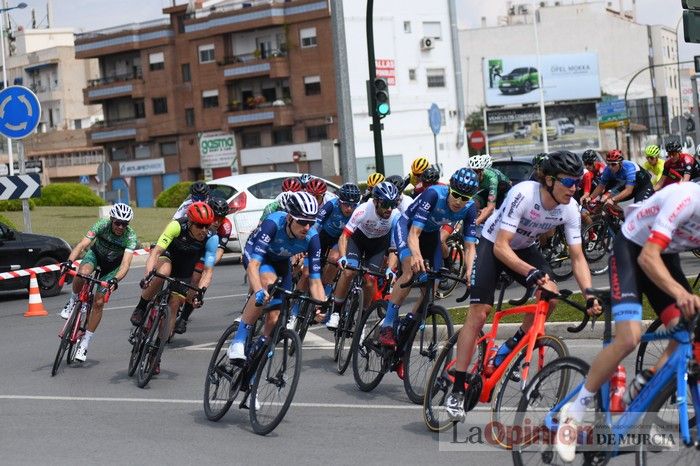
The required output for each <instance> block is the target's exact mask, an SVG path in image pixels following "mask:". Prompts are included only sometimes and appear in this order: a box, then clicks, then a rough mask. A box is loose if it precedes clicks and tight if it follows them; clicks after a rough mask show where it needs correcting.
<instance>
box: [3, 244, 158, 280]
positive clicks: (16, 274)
mask: <svg viewBox="0 0 700 466" xmlns="http://www.w3.org/2000/svg"><path fill="white" fill-rule="evenodd" d="M149 252H151V250H150V249H137V250H135V251H134V255H135V256H146V255H148V253H149ZM77 264H80V261H74V262H73V265H77ZM59 270H61V266H60V265H58V264H51V265H42V266H41V267H31V268H29V269H24V270H15V271H12V272H3V273H0V280H9V279H11V278H20V277H28V276H29V275H31V274H32V273H35V274H39V273H46V272H58V271H59Z"/></svg>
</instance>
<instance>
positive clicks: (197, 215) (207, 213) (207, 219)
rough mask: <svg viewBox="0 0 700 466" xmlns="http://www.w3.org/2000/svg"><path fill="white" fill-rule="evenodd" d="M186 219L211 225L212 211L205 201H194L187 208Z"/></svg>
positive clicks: (212, 219) (212, 221)
mask: <svg viewBox="0 0 700 466" xmlns="http://www.w3.org/2000/svg"><path fill="white" fill-rule="evenodd" d="M187 219H188V220H189V221H190V222H192V223H201V224H202V225H211V224H212V223H214V211H213V210H211V207H209V204H207V203H206V202H194V203H192V205H191V206H189V207H188V208H187Z"/></svg>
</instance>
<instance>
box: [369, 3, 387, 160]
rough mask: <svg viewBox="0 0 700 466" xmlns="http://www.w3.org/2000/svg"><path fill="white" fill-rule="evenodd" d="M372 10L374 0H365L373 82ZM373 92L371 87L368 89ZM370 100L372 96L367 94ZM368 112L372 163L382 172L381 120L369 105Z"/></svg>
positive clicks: (370, 75) (374, 73)
mask: <svg viewBox="0 0 700 466" xmlns="http://www.w3.org/2000/svg"><path fill="white" fill-rule="evenodd" d="M373 11H374V0H367V19H366V23H367V61H368V62H369V82H370V84H371V83H373V82H374V78H376V77H377V66H376V63H375V61H374V26H373V24H372V20H373ZM369 92H373V87H371V88H370V89H369ZM369 97H370V100H371V99H372V96H369ZM369 111H370V114H371V115H372V125H370V130H371V131H372V132H373V133H374V163H375V165H376V168H375V170H376V171H377V172H378V173H384V149H383V148H382V121H381V118H380V117H379V115H378V114H377V110H376V109H375V108H372V107H371V106H370V109H369Z"/></svg>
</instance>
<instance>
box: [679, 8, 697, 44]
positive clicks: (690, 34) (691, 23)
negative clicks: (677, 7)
mask: <svg viewBox="0 0 700 466" xmlns="http://www.w3.org/2000/svg"><path fill="white" fill-rule="evenodd" d="M681 5H682V6H683V37H684V38H685V41H686V42H688V43H691V44H700V0H681Z"/></svg>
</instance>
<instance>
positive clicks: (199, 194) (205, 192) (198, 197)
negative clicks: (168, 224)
mask: <svg viewBox="0 0 700 466" xmlns="http://www.w3.org/2000/svg"><path fill="white" fill-rule="evenodd" d="M210 193H211V189H210V188H209V185H208V184H206V183H205V182H204V181H195V182H194V183H192V185H191V186H190V195H189V197H188V198H187V199H185V200H184V201H183V202H182V204H180V207H178V209H177V210H176V211H175V214H174V215H173V220H180V219H181V218H184V217H185V215H187V209H189V207H190V206H191V205H192V204H193V203H195V202H207V201H208V200H209V194H210Z"/></svg>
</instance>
